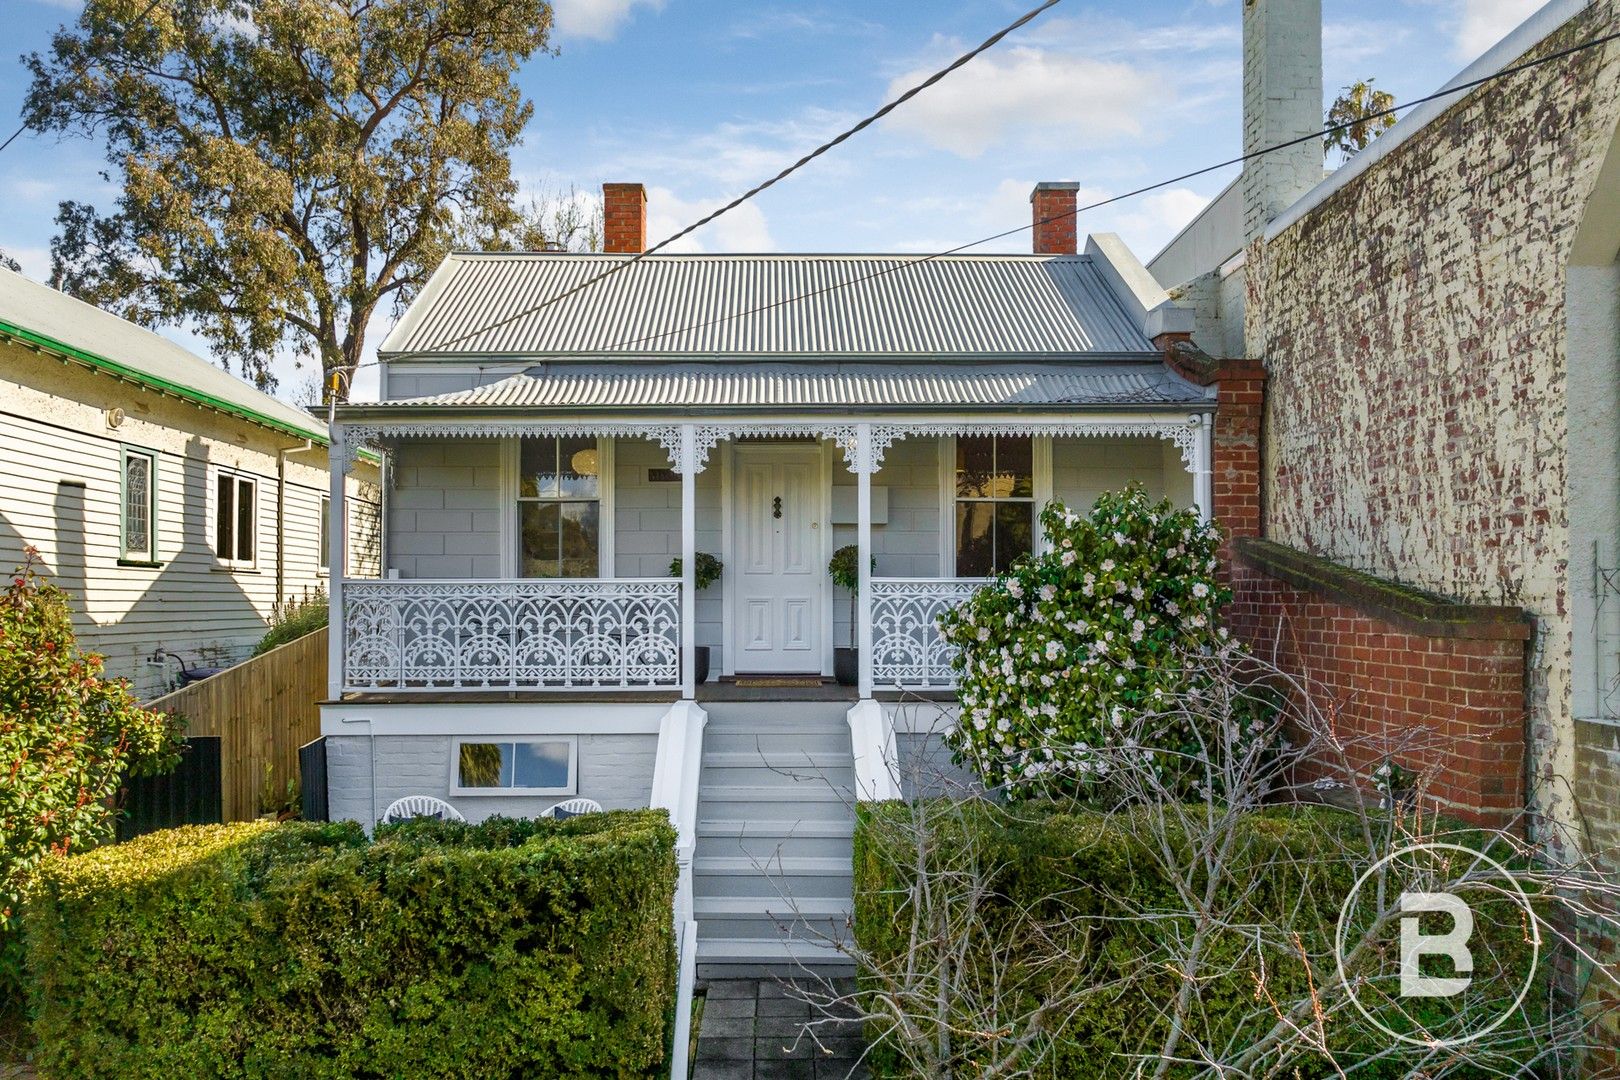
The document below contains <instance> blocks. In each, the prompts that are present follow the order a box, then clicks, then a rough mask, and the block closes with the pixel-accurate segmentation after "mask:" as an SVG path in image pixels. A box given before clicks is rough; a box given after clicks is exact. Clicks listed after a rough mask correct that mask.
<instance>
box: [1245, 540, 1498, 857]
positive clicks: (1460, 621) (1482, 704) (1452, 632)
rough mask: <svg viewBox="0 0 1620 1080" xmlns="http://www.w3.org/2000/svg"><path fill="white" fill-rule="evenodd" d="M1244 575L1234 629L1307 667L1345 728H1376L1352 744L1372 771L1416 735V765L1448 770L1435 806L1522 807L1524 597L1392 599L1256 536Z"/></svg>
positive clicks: (1490, 810)
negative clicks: (1469, 603) (1479, 603)
mask: <svg viewBox="0 0 1620 1080" xmlns="http://www.w3.org/2000/svg"><path fill="white" fill-rule="evenodd" d="M1232 587H1233V593H1234V595H1235V597H1236V599H1235V600H1234V601H1233V604H1232V606H1231V608H1230V609H1229V617H1230V619H1231V623H1232V627H1233V631H1234V632H1235V633H1236V634H1238V636H1239V637H1241V638H1242V639H1243V640H1245V641H1247V642H1248V643H1249V645H1250V646H1251V647H1252V648H1253V649H1254V651H1255V653H1256V654H1257V655H1259V656H1260V657H1261V658H1263V659H1266V660H1268V661H1271V662H1273V663H1275V664H1276V665H1277V666H1279V667H1280V668H1282V669H1283V670H1285V671H1288V672H1291V673H1294V674H1296V675H1298V676H1300V677H1302V680H1303V684H1304V685H1306V686H1308V687H1309V688H1310V692H1311V694H1312V696H1313V698H1314V701H1313V704H1314V705H1315V707H1316V709H1317V710H1319V711H1320V713H1321V714H1322V715H1323V716H1326V717H1330V718H1331V720H1332V722H1333V724H1334V726H1335V730H1336V731H1338V732H1340V733H1341V734H1342V735H1345V736H1347V737H1352V736H1353V737H1358V738H1361V739H1362V741H1360V742H1352V743H1350V744H1348V746H1349V748H1350V749H1349V754H1348V756H1349V757H1350V759H1351V760H1350V762H1349V764H1350V765H1352V766H1353V767H1354V768H1356V769H1357V770H1358V772H1359V773H1360V774H1361V775H1362V776H1363V777H1364V778H1365V777H1370V776H1371V774H1372V770H1374V769H1376V768H1377V767H1378V766H1379V765H1380V764H1382V762H1383V760H1384V755H1385V754H1386V753H1388V752H1389V751H1390V750H1392V749H1394V748H1396V747H1403V748H1404V751H1405V752H1404V753H1402V754H1400V755H1398V758H1397V760H1398V762H1399V764H1401V765H1402V766H1403V767H1405V768H1407V769H1411V770H1414V771H1422V772H1427V771H1428V770H1430V769H1433V770H1434V771H1433V773H1432V774H1430V775H1429V776H1428V781H1427V787H1426V789H1425V791H1424V794H1425V795H1426V797H1427V799H1428V801H1429V805H1431V806H1432V807H1434V808H1436V809H1440V810H1444V811H1446V812H1449V813H1454V814H1457V815H1459V816H1461V817H1463V818H1466V819H1468V820H1470V821H1475V822H1479V823H1486V824H1493V825H1505V824H1509V823H1511V822H1513V821H1514V820H1515V819H1516V818H1517V817H1518V816H1519V815H1520V813H1521V812H1522V810H1523V807H1524V748H1525V744H1524V719H1525V702H1524V675H1525V670H1524V667H1525V648H1524V646H1525V638H1526V637H1528V632H1529V627H1528V625H1527V624H1526V623H1524V622H1523V621H1521V620H1518V619H1516V618H1515V617H1514V613H1513V612H1512V610H1511V609H1486V610H1484V611H1474V610H1457V609H1455V607H1454V606H1452V605H1445V604H1440V603H1435V602H1432V601H1426V600H1422V599H1413V598H1403V597H1400V596H1399V594H1394V599H1395V600H1396V601H1399V603H1391V602H1380V598H1379V591H1380V590H1379V586H1378V585H1377V583H1374V582H1370V581H1366V580H1364V579H1358V578H1357V577H1356V576H1354V575H1349V574H1343V573H1341V572H1339V571H1337V570H1336V569H1335V568H1332V567H1331V566H1328V565H1327V564H1325V563H1323V562H1321V561H1319V560H1308V559H1303V558H1300V557H1298V555H1297V553H1292V552H1288V553H1284V552H1281V551H1278V550H1276V549H1275V546H1274V545H1266V544H1261V545H1252V544H1251V545H1246V544H1244V543H1242V542H1240V543H1239V544H1238V545H1237V551H1236V552H1235V554H1234V557H1233V561H1232ZM1324 772H1328V770H1324ZM1331 773H1332V775H1333V776H1334V778H1335V779H1341V780H1342V779H1345V778H1344V777H1343V776H1342V773H1341V772H1340V771H1339V770H1338V769H1334V770H1332V771H1331Z"/></svg>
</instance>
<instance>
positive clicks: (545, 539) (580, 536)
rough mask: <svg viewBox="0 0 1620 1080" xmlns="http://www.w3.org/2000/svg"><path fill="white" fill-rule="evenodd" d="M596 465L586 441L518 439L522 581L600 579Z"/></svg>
mask: <svg viewBox="0 0 1620 1080" xmlns="http://www.w3.org/2000/svg"><path fill="white" fill-rule="evenodd" d="M600 460H601V457H600V454H599V452H598V450H597V445H596V440H595V439H592V438H578V437H569V438H531V439H524V440H523V446H522V452H521V454H520V468H521V470H522V472H521V480H520V482H519V485H518V505H519V507H520V509H521V514H520V518H519V530H520V533H521V547H520V554H521V557H522V565H521V570H522V575H523V576H524V577H565V578H568V577H597V576H599V575H600V566H601V557H600V548H601V536H602V523H601V502H600V499H601V476H600V472H601V469H600Z"/></svg>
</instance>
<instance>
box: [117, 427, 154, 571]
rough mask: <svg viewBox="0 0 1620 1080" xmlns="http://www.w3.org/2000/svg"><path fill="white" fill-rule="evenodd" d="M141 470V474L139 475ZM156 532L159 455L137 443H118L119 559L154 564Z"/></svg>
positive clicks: (139, 564)
mask: <svg viewBox="0 0 1620 1080" xmlns="http://www.w3.org/2000/svg"><path fill="white" fill-rule="evenodd" d="M143 470H144V476H142V475H141V473H142V471H143ZM137 489H139V490H137ZM143 517H144V521H143V520H142V518H143ZM143 530H144V537H143V536H142V535H141V534H142V531H143ZM157 533H158V456H157V454H156V453H155V452H153V451H151V450H143V449H141V448H140V447H136V446H123V447H120V451H119V463H118V561H119V562H121V563H126V564H132V565H137V566H155V565H157V561H158V535H157Z"/></svg>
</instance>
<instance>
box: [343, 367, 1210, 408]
mask: <svg viewBox="0 0 1620 1080" xmlns="http://www.w3.org/2000/svg"><path fill="white" fill-rule="evenodd" d="M1213 402H1214V398H1213V394H1212V392H1211V391H1210V390H1209V389H1207V388H1205V387H1201V386H1197V385H1195V384H1194V383H1192V382H1189V381H1188V380H1186V379H1184V378H1182V377H1180V376H1179V375H1177V374H1175V373H1174V372H1173V371H1171V370H1170V369H1169V368H1167V367H1166V366H1165V365H1164V364H1163V363H1162V362H1158V361H1153V362H1148V363H1135V364H1128V363H1095V362H1093V363H1081V364H1057V363H1051V362H1043V363H1024V364H998V365H995V366H986V365H950V364H928V365H924V364H852V363H833V364H815V365H810V364H773V363H758V364H695V363H689V364H636V365H631V364H589V365H584V364H556V365H543V366H539V367H535V368H531V369H530V370H529V371H526V372H523V373H521V374H517V375H511V376H508V377H507V378H504V379H501V380H500V381H498V382H493V383H488V384H486V385H484V386H480V387H476V388H474V389H470V390H460V391H455V392H453V393H447V394H440V395H436V396H432V397H420V398H408V399H404V400H398V401H392V402H389V403H387V406H385V407H397V408H400V409H413V410H420V409H424V408H431V409H439V408H443V409H447V410H448V409H465V410H471V411H481V410H484V409H545V410H568V409H589V410H599V409H629V410H637V411H643V410H662V409H668V410H670V411H685V410H691V409H717V410H723V411H724V410H735V409H752V410H761V409H763V410H769V411H777V410H789V409H801V410H802V409H812V410H817V411H826V410H829V409H838V410H845V411H862V410H868V411H870V410H884V409H891V410H892V409H904V410H915V409H954V408H971V409H975V410H982V409H991V410H994V409H998V408H1000V409H1012V410H1024V409H1031V408H1036V409H1045V408H1063V409H1072V408H1074V407H1076V406H1096V407H1107V408H1119V407H1122V406H1124V407H1131V406H1139V407H1163V406H1166V405H1169V406H1177V405H1184V406H1198V407H1203V408H1207V407H1209V406H1211V405H1212V404H1213ZM372 408H376V406H372Z"/></svg>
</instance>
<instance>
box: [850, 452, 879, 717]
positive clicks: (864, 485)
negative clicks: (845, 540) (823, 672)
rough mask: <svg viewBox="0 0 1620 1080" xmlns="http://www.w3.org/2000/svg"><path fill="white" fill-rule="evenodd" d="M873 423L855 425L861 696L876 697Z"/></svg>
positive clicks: (856, 643) (857, 615)
mask: <svg viewBox="0 0 1620 1080" xmlns="http://www.w3.org/2000/svg"><path fill="white" fill-rule="evenodd" d="M874 457H875V455H874V454H873V453H872V425H871V424H870V423H866V422H863V423H859V424H856V425H855V483H856V539H855V544H856V552H855V565H856V568H857V572H858V573H859V575H860V589H859V593H860V603H859V604H858V605H856V618H857V620H858V624H859V625H858V630H857V635H856V639H855V647H856V649H857V650H858V651H857V653H856V659H857V660H858V661H859V668H860V687H859V689H860V695H861V697H862V698H869V697H871V696H872V465H873V460H874Z"/></svg>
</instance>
